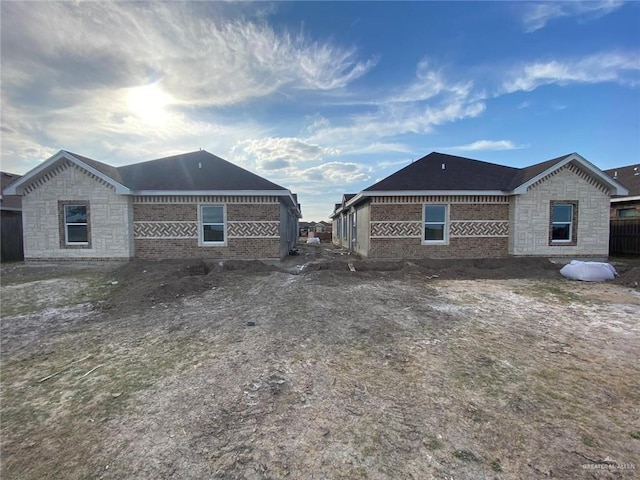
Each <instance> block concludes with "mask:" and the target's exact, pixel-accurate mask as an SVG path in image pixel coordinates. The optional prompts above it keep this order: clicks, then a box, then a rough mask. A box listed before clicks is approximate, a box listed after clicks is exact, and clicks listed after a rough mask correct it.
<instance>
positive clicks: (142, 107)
mask: <svg viewBox="0 0 640 480" xmlns="http://www.w3.org/2000/svg"><path fill="white" fill-rule="evenodd" d="M127 103H128V104H129V109H130V110H131V112H133V113H134V114H135V115H137V116H138V117H139V118H140V119H141V120H143V121H144V122H146V123H148V124H150V125H155V126H158V125H162V124H163V123H166V121H167V120H168V117H169V115H168V112H167V110H166V107H167V106H168V105H169V104H170V103H171V97H170V96H169V95H168V94H167V93H165V92H164V91H163V90H162V89H161V88H160V87H159V86H158V85H157V84H156V83H152V84H150V85H143V86H141V87H135V88H130V89H129V93H128V96H127Z"/></svg>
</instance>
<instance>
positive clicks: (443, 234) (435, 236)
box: [422, 205, 449, 245]
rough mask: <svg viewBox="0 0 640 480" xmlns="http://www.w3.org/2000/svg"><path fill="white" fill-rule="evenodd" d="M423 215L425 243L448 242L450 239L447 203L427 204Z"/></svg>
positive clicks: (423, 240) (423, 238) (423, 241)
mask: <svg viewBox="0 0 640 480" xmlns="http://www.w3.org/2000/svg"><path fill="white" fill-rule="evenodd" d="M423 215H424V221H423V232H422V243H423V245H431V244H446V243H447V242H448V241H449V228H448V223H449V222H448V217H449V209H448V207H447V205H425V206H424V211H423Z"/></svg>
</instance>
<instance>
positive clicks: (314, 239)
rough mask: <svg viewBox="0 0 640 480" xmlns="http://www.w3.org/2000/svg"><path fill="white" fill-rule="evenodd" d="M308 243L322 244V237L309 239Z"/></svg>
mask: <svg viewBox="0 0 640 480" xmlns="http://www.w3.org/2000/svg"><path fill="white" fill-rule="evenodd" d="M307 243H320V237H309V238H307Z"/></svg>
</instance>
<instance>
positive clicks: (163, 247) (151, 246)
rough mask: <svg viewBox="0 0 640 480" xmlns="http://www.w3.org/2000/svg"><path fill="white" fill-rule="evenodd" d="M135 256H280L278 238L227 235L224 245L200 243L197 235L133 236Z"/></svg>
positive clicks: (214, 257)
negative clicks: (200, 244)
mask: <svg viewBox="0 0 640 480" xmlns="http://www.w3.org/2000/svg"><path fill="white" fill-rule="evenodd" d="M135 252H136V257H137V258H151V259H163V258H205V259H220V260H255V259H277V258H280V239H278V238H230V239H228V245H227V246H225V247H209V246H207V247H201V246H199V245H198V240H197V239H195V238H194V239H190V238H185V239H171V240H156V239H141V238H138V239H136V240H135Z"/></svg>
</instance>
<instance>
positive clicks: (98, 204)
mask: <svg viewBox="0 0 640 480" xmlns="http://www.w3.org/2000/svg"><path fill="white" fill-rule="evenodd" d="M58 200H82V201H88V202H89V209H90V210H89V211H90V222H91V230H90V231H91V248H71V249H66V248H60V233H61V232H60V231H59V230H60V228H59V221H58ZM132 214H133V210H132V207H131V201H130V198H129V197H128V196H126V195H118V194H116V192H115V190H114V189H113V188H111V187H110V186H107V185H105V184H104V183H102V182H100V181H98V180H96V179H95V178H92V177H91V176H90V175H89V174H88V173H86V172H85V171H83V170H81V169H79V168H78V167H75V166H73V165H68V166H67V167H66V168H65V169H64V170H63V171H62V172H60V173H58V174H57V175H54V176H53V178H50V179H49V180H47V181H45V182H44V184H42V185H40V186H38V187H37V188H35V189H34V190H32V191H30V192H29V193H27V194H26V195H25V196H23V197H22V219H23V229H24V256H25V259H27V260H29V259H38V258H127V259H128V258H130V257H133V232H132V231H131V229H132V225H133V222H132V221H131V220H132ZM63 235H64V233H63Z"/></svg>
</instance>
